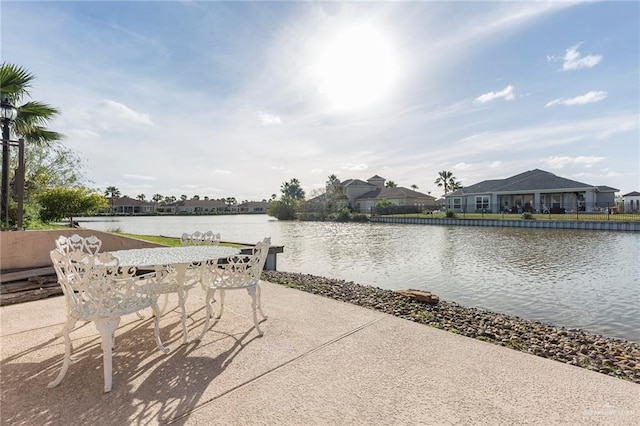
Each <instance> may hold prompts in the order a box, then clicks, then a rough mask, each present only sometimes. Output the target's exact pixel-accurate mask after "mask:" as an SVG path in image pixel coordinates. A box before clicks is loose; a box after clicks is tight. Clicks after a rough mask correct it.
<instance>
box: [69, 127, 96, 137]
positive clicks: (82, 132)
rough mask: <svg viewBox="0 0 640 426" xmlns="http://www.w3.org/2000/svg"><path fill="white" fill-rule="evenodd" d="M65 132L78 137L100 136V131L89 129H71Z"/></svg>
mask: <svg viewBox="0 0 640 426" xmlns="http://www.w3.org/2000/svg"><path fill="white" fill-rule="evenodd" d="M66 133H67V134H68V135H69V136H71V137H74V138H78V139H92V138H99V137H100V133H98V132H96V131H94V130H90V129H71V130H68V131H66Z"/></svg>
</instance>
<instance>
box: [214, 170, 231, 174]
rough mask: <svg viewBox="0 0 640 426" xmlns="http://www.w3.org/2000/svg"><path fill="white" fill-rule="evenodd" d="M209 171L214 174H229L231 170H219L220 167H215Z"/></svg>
mask: <svg viewBox="0 0 640 426" xmlns="http://www.w3.org/2000/svg"><path fill="white" fill-rule="evenodd" d="M211 173H213V174H215V175H230V174H231V171H230V170H220V169H215V170H213V171H212V172H211Z"/></svg>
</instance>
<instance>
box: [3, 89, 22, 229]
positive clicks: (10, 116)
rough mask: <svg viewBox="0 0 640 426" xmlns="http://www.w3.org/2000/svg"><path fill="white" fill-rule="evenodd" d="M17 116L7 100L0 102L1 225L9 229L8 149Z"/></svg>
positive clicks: (16, 111)
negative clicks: (0, 155)
mask: <svg viewBox="0 0 640 426" xmlns="http://www.w3.org/2000/svg"><path fill="white" fill-rule="evenodd" d="M17 116H18V110H16V109H15V108H14V107H13V105H11V104H10V103H9V100H8V99H4V100H3V101H2V102H0V121H2V197H1V198H2V223H4V224H5V225H6V227H7V228H8V227H9V147H10V145H11V129H10V127H9V126H10V125H11V124H12V123H13V122H14V120H15V119H16V117H17Z"/></svg>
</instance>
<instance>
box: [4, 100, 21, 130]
mask: <svg viewBox="0 0 640 426" xmlns="http://www.w3.org/2000/svg"><path fill="white" fill-rule="evenodd" d="M0 109H1V111H0V117H2V124H3V125H5V124H9V123H11V122H12V121H14V120H15V119H16V117H18V110H17V109H15V108H14V107H13V105H11V104H10V103H9V99H6V98H5V99H4V100H3V101H2V102H0ZM2 130H3V131H4V128H3V129H2ZM2 138H3V139H4V136H3V137H2Z"/></svg>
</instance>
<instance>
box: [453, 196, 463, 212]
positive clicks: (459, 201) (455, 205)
mask: <svg viewBox="0 0 640 426" xmlns="http://www.w3.org/2000/svg"><path fill="white" fill-rule="evenodd" d="M453 208H454V209H461V208H462V198H454V199H453Z"/></svg>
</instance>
